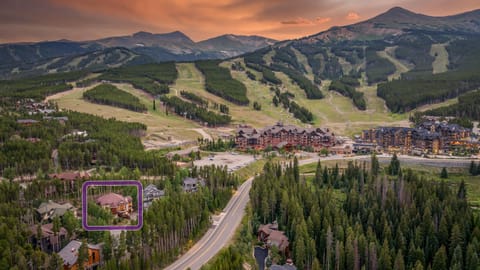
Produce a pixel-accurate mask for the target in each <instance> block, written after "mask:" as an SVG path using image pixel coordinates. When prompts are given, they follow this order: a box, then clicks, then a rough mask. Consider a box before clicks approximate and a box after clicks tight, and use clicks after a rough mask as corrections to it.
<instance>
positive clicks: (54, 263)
mask: <svg viewBox="0 0 480 270" xmlns="http://www.w3.org/2000/svg"><path fill="white" fill-rule="evenodd" d="M62 269H63V259H62V257H60V255H58V254H57V253H52V256H51V257H50V261H49V263H48V270H62Z"/></svg>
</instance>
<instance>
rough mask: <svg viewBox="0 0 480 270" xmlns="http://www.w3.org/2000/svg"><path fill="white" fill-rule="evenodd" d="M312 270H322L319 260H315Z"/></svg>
mask: <svg viewBox="0 0 480 270" xmlns="http://www.w3.org/2000/svg"><path fill="white" fill-rule="evenodd" d="M312 270H322V268H321V266H320V262H319V261H318V259H317V258H315V260H313V264H312Z"/></svg>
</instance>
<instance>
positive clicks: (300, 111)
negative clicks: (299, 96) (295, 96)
mask: <svg viewBox="0 0 480 270" xmlns="http://www.w3.org/2000/svg"><path fill="white" fill-rule="evenodd" d="M288 111H289V112H290V113H292V114H293V117H295V118H297V119H298V120H300V121H302V123H311V122H312V121H313V114H312V112H311V111H309V110H308V109H307V108H305V107H302V106H300V105H298V104H297V103H296V102H295V101H290V105H289V107H288Z"/></svg>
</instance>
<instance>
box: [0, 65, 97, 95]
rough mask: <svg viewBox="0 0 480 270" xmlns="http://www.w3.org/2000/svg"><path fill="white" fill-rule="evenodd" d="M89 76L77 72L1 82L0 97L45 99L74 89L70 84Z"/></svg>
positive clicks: (85, 72) (82, 72)
mask: <svg viewBox="0 0 480 270" xmlns="http://www.w3.org/2000/svg"><path fill="white" fill-rule="evenodd" d="M87 74H88V72H87V71H76V72H68V73H57V74H51V75H44V76H39V77H33V78H25V79H18V80H9V81H0V97H11V98H14V99H20V98H32V99H44V98H45V97H47V96H49V95H53V94H55V93H58V92H63V91H66V90H69V89H72V85H71V84H69V82H73V81H76V80H78V79H80V78H82V77H84V76H86V75H87Z"/></svg>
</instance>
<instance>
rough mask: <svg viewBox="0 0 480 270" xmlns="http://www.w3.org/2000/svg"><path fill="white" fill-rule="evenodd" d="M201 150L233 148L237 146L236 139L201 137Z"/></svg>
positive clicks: (215, 150)
mask: <svg viewBox="0 0 480 270" xmlns="http://www.w3.org/2000/svg"><path fill="white" fill-rule="evenodd" d="M199 145H200V146H199V147H200V150H203V151H212V152H225V151H228V150H231V149H233V147H234V146H235V140H233V139H230V140H222V139H217V140H216V141H215V140H205V139H199Z"/></svg>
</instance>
